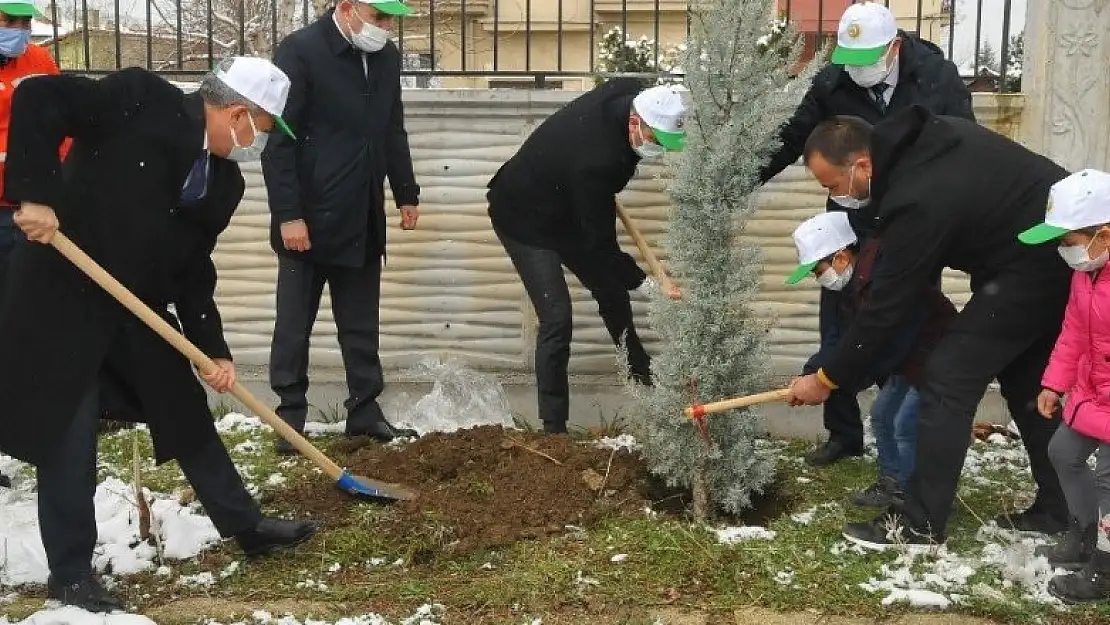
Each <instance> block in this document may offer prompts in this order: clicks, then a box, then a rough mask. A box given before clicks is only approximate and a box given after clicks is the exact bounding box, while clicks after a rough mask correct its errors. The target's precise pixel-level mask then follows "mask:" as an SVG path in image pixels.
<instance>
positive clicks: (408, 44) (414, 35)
mask: <svg viewBox="0 0 1110 625" xmlns="http://www.w3.org/2000/svg"><path fill="white" fill-rule="evenodd" d="M768 1H769V2H774V3H775V7H776V9H777V12H778V14H779V16H780V20H784V21H788V22H790V23H792V25H793V26H794V28H795V30H796V32H798V33H799V34H800V35H801V36H802V37H804V38H805V41H806V43H805V45H806V53H807V55H810V56H811V55H812V54H813V53H814V52H815V51H816V50H818V49H819V48H820V47H821V45H822V44H824V43H826V42H829V41H830V40H835V37H836V27H837V22H838V20H839V17H840V15H841V14H842V13H843V11H844V9H845V8H846V7H847V6H848V5H850V4H851V3H852V0H777V1H776V0H768ZM1028 1H1038V0H993V2H992V5H993V6H995V7H996V8H995V9H994V11H993V12H992V11H988V10H986V9H985V8H984V0H885V3H886V4H887V6H889V7H890V8H891V10H892V12H894V14H895V16H896V18H897V19H898V22H899V26H900V27H901V28H902V29H903V30H905V31H907V32H912V33H917V34H919V35H920V36H922V37H923V38H925V39H928V40H930V41H932V42H933V43H934V44H936V45H937V46H938V47H939V48H940V49H941V51H942V52H943V53H944V54H945V56H946V57H947V58H949V59H953V60H954V61H955V62H956V64H957V66H959V67H961V69H962V73H963V74H965V80H967V81H968V82H969V83H971V84H973V85H975V86H976V88H977V89H980V90H997V91H1002V92H1007V91H1016V90H1018V88H1019V86H1020V72H1021V69H1020V62H1021V52H1022V50H1021V46H1022V37H1021V35H1020V34H1019V35H1018V36H1016V37H1015V36H1013V33H1012V32H1011V30H1012V24H1013V23H1014V21H1015V18H1017V19H1020V20H1021V21H1024V9H1025V3H1026V2H1028ZM143 2H145V4H143ZM1000 2H1001V4H1002V8H1001V10H1000V11H999V9H998V8H997V5H998V4H999V3H1000ZM333 4H334V0H55V2H54V3H53V4H51V5H50V6H49V8H48V9H47V11H46V14H47V17H48V18H49V19H50V20H51V22H52V24H49V25H45V26H44V25H38V26H36V30H35V35H36V37H35V38H36V41H37V42H38V43H40V44H43V45H46V46H47V47H49V48H51V49H52V51H53V53H54V56H55V58H56V59H57V60H58V62H59V65H60V66H61V67H62V69H63V71H72V72H79V73H86V74H101V73H106V72H110V71H114V70H116V69H119V68H121V67H130V66H140V67H146V68H148V69H152V70H155V71H158V72H161V73H164V74H166V75H169V76H173V75H181V76H195V75H198V74H200V73H202V72H204V71H205V70H207V69H208V68H210V67H212V66H213V65H214V64H215V63H216V62H217V61H218V60H219V59H220V58H222V57H224V56H228V55H233V54H252V55H260V56H269V55H270V54H271V52H272V50H273V48H274V46H275V43H276V42H279V41H280V40H281V38H282V37H284V36H285V35H287V34H288V33H290V32H292V31H293V30H295V29H297V28H301V27H303V26H306V25H308V24H309V23H310V22H312V21H314V20H315V19H317V16H318V15H322V14H323V13H324V12H325V11H326V10H327V9H328V8H330V7H331V6H332V5H333ZM410 5H411V6H412V7H413V8H414V10H415V11H416V13H415V14H414V15H413V16H410V17H408V18H405V19H403V20H399V21H398V23H397V26H396V29H395V33H394V40H395V42H396V43H397V45H398V47H400V48H401V50H402V52H403V53H404V54H405V56H404V58H405V68H404V72H403V73H404V75H405V76H406V80H407V81H408V84H409V86H413V87H430V86H441V85H451V84H455V85H465V86H484V84H483V83H486V84H489V85H491V86H499V85H500V86H517V87H523V88H551V87H557V86H559V85H560V83H561V82H564V81H566V80H568V79H569V80H574V79H577V80H590V79H594V78H598V77H607V76H613V75H634V76H642V77H645V78H651V77H656V76H660V75H667V74H670V75H679V76H680V75H681V70H680V68H676V67H675V61H676V58H675V57H676V54H675V50H676V49H677V46H679V45H681V43H682V42H683V41H684V40H685V38H686V36H687V35H688V33H689V30H690V11H689V4H688V2H687V1H686V0H410ZM999 13H1001V14H999ZM774 32H775V31H773V29H772V25H771V24H768V37H770V38H773V35H774ZM772 43H773V42H772ZM999 49H1000V50H999ZM967 57H970V58H967ZM1015 66H1016V67H1015Z"/></svg>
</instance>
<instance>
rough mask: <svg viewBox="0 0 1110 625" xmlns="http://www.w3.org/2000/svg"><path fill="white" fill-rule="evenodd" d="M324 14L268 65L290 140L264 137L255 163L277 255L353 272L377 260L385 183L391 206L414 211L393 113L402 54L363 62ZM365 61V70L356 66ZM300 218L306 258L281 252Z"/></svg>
mask: <svg viewBox="0 0 1110 625" xmlns="http://www.w3.org/2000/svg"><path fill="white" fill-rule="evenodd" d="M333 12H334V10H333V11H328V12H327V14H325V15H324V16H323V17H321V18H320V19H319V20H317V21H316V22H314V23H313V24H310V25H309V26H306V27H305V28H302V29H301V30H298V31H296V32H294V33H292V34H290V35H289V36H288V37H286V38H285V39H283V40H282V41H281V43H280V44H278V47H277V50H276V51H275V52H274V64H275V65H277V66H278V67H280V68H281V69H282V71H284V72H285V73H286V74H287V75H288V76H289V80H290V82H291V83H292V85H291V87H290V89H289V100H288V101H287V102H286V104H285V112H284V114H283V117H284V118H285V121H286V122H288V123H289V125H290V126H292V128H293V132H294V133H295V134H296V135H297V140H296V141H294V140H293V139H290V138H289V137H287V136H285V135H282V134H281V133H274V134H273V135H271V136H270V142H269V143H268V144H267V146H266V151H265V152H264V153H263V155H262V173H263V175H264V176H265V178H266V192H267V193H268V196H269V202H270V214H271V228H270V243H271V245H272V246H273V248H274V251H275V252H276V253H278V254H281V255H285V256H289V257H294V258H306V259H308V260H311V261H314V262H318V263H325V264H336V265H346V266H351V267H360V266H362V264H363V263H364V262H365V261H366V259H367V258H368V257H372V256H376V255H377V254H382V253H384V252H385V232H386V226H385V192H384V184H385V178H386V176H387V175H388V176H389V184H390V187H391V188H392V190H393V198H394V200H395V201H396V203H397V205H398V206H401V205H409V204H417V203H418V202H419V195H420V187H419V186H417V184H416V181H415V178H414V176H413V171H412V157H411V155H410V154H409V142H408V134H407V132H406V131H405V124H404V115H405V113H404V108H403V106H402V104H401V53H400V52H399V51H398V50H397V47H396V46H395V45H393V43H392V42H390V43H387V44H386V46H385V48H383V49H381V50H380V51H378V52H376V53H374V54H365V55H364V54H362V53H361V52H360V51H358V50H356V49H355V48H354V47H353V46H352V45H351V44H350V43H349V42H348V41H347V40H346V39H345V38H344V37H343V35H342V34H341V33H340V32H339V29H338V28H337V27H336V25H335V20H334V19H333V17H332V14H333ZM364 58H365V63H366V65H365V69H364V68H363V59H364ZM296 219H303V220H304V221H305V223H306V224H307V225H308V234H309V238H310V240H311V241H312V249H310V250H309V251H307V252H294V251H290V250H287V249H285V246H284V245H283V244H282V241H281V232H280V226H281V224H282V223H284V222H287V221H293V220H296Z"/></svg>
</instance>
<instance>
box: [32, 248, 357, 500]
mask: <svg viewBox="0 0 1110 625" xmlns="http://www.w3.org/2000/svg"><path fill="white" fill-rule="evenodd" d="M50 244H51V245H52V246H54V249H56V250H58V252H60V253H61V254H62V256H65V257H66V258H68V259H69V260H70V262H72V263H73V264H74V265H76V266H77V268H78V269H80V270H81V271H83V272H84V273H85V274H86V275H88V276H89V277H90V278H92V280H93V281H94V282H96V283H97V284H99V285H100V286H101V287H102V288H103V289H104V290H105V291H107V292H108V293H109V294H110V295H111V296H112V297H114V298H116V300H117V301H118V302H119V303H120V304H122V305H123V306H124V307H125V308H127V309H128V310H130V311H131V312H132V313H134V314H135V316H136V317H138V318H139V319H141V320H142V321H143V323H145V324H146V325H148V326H150V329H151V330H154V331H155V332H157V333H158V335H159V336H161V337H162V338H163V339H165V340H166V342H168V343H169V344H170V345H172V346H173V347H174V348H175V349H176V350H177V351H179V352H181V353H182V354H183V355H184V356H185V357H186V358H188V359H189V361H190V362H192V363H193V364H194V365H196V367H197V368H198V369H200V370H201V371H204V372H208V371H212V370H213V369H215V368H216V363H214V362H212V359H211V358H209V357H208V356H206V355H205V354H204V352H202V351H200V349H198V348H197V346H195V345H193V344H192V343H191V342H190V341H189V340H188V339H186V338H185V337H184V336H183V335H182V334H181V333H180V332H178V331H177V330H176V329H175V328H174V327H173V326H171V325H170V324H168V323H166V321H165V320H164V319H162V318H161V317H159V316H158V314H157V313H155V312H154V311H153V310H151V309H150V307H149V306H147V305H146V304H144V303H143V301H142V300H140V299H139V298H138V297H135V295H134V294H133V293H131V291H129V290H128V289H127V287H125V286H123V284H121V283H120V282H119V281H118V280H116V279H115V278H113V277H112V275H111V274H109V273H108V272H107V271H105V270H104V268H103V267H101V266H100V265H99V264H97V262H96V261H95V260H93V259H92V258H90V257H89V255H88V254H86V253H85V252H84V251H83V250H81V248H79V247H77V245H76V244H75V243H74V242H73V241H71V240H70V239H69V237H67V236H65V235H64V234H62V233H61V232H57V233H55V234H54V237H53V238H52V239H51V241H50ZM231 394H232V395H234V396H235V397H236V398H238V399H239V401H241V402H243V404H244V405H246V406H247V408H249V409H250V410H251V411H252V412H253V413H254V414H256V415H258V418H260V419H262V421H264V422H265V423H266V424H267V425H269V426H270V427H272V428H273V429H275V430H277V433H278V434H279V435H280V436H281V437H282V438H284V439H285V440H287V441H289V442H290V443H291V444H292V445H293V446H294V447H296V448H297V450H298V451H300V452H301V453H302V454H304V456H305V457H306V458H308V459H309V460H311V461H312V462H314V463H316V465H317V466H319V467H320V468H321V469H323V470H324V472H325V473H327V474H328V475H329V476H330V477H332V478H333V479H336V480H338V479H339V477H340V476H341V475H342V474H343V469H341V468H340V467H339V465H337V464H335V463H334V462H332V460H331V459H330V458H328V457H327V456H325V455H324V454H323V452H321V451H320V450H319V449H317V448H316V447H315V446H314V445H313V444H312V443H310V442H308V440H306V439H305V438H304V437H303V436H301V435H300V434H299V433H298V432H297V431H296V430H294V429H293V428H292V427H290V426H289V424H287V423H286V422H285V421H282V419H281V417H279V416H277V413H275V412H274V411H273V410H272V409H271V408H270V407H269V406H267V405H266V404H265V403H263V402H262V401H260V400H259V399H258V398H257V397H255V396H254V395H253V394H252V393H251V392H250V391H248V390H247V388H246V387H245V386H243V385H242V384H240V383H239V382H236V383H235V385H234V386H232V387H231Z"/></svg>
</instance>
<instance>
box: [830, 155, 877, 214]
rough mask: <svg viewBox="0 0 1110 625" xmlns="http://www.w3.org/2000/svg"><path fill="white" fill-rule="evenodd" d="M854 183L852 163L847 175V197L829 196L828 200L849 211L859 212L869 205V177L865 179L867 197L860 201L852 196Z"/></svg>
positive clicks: (854, 168)
mask: <svg viewBox="0 0 1110 625" xmlns="http://www.w3.org/2000/svg"><path fill="white" fill-rule="evenodd" d="M855 181H856V166H855V164H854V163H853V164H852V169H851V171H850V172H849V173H848V195H830V196H829V199H830V200H832V201H833V202H836V203H837V204H839V205H841V206H843V207H844V208H848V209H851V210H859V209H861V208H863V207H864V206H867V205H868V204H870V203H871V177H870V176H869V177H868V178H867V197H865V198H863V199H862V200H861V199H860V198H857V197H853V196H852V184H853V183H854V182H855Z"/></svg>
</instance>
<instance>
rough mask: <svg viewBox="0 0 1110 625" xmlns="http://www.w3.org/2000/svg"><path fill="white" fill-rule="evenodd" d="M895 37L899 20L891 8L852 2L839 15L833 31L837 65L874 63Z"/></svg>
mask: <svg viewBox="0 0 1110 625" xmlns="http://www.w3.org/2000/svg"><path fill="white" fill-rule="evenodd" d="M896 36H898V23H897V22H895V21H894V15H893V14H892V13H891V12H890V9H888V8H886V6H885V5H883V4H880V3H878V2H861V3H859V4H853V5H852V6H850V7H848V8H847V9H846V10H845V11H844V15H842V16H840V26H839V27H838V28H837V31H836V50H834V51H833V54H832V62H833V63H834V64H836V65H857V66H866V65H872V64H874V63H876V62H877V61H878V60H879V59H880V58H882V56H883V53H885V52H886V48H887V46H888V45H889V44H890V42H891V41H892V40H894V38H895V37H896Z"/></svg>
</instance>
